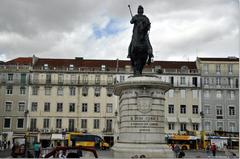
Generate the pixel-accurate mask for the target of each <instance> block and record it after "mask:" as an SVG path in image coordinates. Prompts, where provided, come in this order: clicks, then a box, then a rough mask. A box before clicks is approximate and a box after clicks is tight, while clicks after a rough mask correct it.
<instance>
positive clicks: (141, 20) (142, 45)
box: [128, 6, 153, 76]
mask: <svg viewBox="0 0 240 159" xmlns="http://www.w3.org/2000/svg"><path fill="white" fill-rule="evenodd" d="M130 23H131V24H134V28H133V35H132V41H131V43H130V45H129V48H128V57H129V58H130V59H131V64H132V67H133V72H134V76H139V75H142V70H143V67H144V65H145V64H146V63H148V64H150V63H151V58H152V57H153V54H152V46H151V44H150V41H149V37H148V32H149V30H150V25H151V23H150V21H149V19H148V18H147V17H146V16H145V15H143V7H142V6H139V7H138V14H137V15H135V16H133V17H132V20H131V21H130Z"/></svg>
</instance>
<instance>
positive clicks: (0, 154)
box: [0, 149, 239, 159]
mask: <svg viewBox="0 0 240 159" xmlns="http://www.w3.org/2000/svg"><path fill="white" fill-rule="evenodd" d="M184 152H185V154H186V156H185V157H184V158H214V157H213V156H212V155H210V156H209V157H208V156H207V154H206V152H205V151H202V150H188V151H184ZM233 152H234V153H235V154H236V155H237V156H229V157H228V158H239V153H238V151H237V150H233ZM98 156H99V158H106V159H107V158H109V159H110V158H113V151H112V150H102V151H98ZM0 158H11V151H10V150H9V149H7V150H4V151H0ZM215 158H217V159H221V158H222V159H224V158H227V156H226V155H225V153H224V152H222V151H218V152H217V154H216V156H215Z"/></svg>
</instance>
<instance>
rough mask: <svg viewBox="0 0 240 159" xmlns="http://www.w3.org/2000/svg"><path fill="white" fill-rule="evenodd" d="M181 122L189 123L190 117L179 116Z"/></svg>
mask: <svg viewBox="0 0 240 159" xmlns="http://www.w3.org/2000/svg"><path fill="white" fill-rule="evenodd" d="M178 119H179V122H180V123H188V122H189V119H188V118H184V117H179V118H178Z"/></svg>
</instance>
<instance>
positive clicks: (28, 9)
mask: <svg viewBox="0 0 240 159" xmlns="http://www.w3.org/2000/svg"><path fill="white" fill-rule="evenodd" d="M129 3H130V4H131V7H132V11H133V13H134V14H136V11H137V7H138V5H139V4H141V5H143V6H144V9H145V14H146V15H147V16H148V17H149V19H150V21H151V23H152V27H151V31H150V41H151V43H152V46H153V50H154V56H155V60H186V59H190V60H195V58H196V56H197V55H198V56H200V55H201V56H202V55H205V56H216V55H218V56H222V57H223V56H225V57H226V56H233V55H234V56H239V45H238V41H239V37H238V36H239V29H238V19H239V15H238V7H237V5H238V3H239V2H238V1H237V0H211V1H209V0H198V1H193V0H185V1H179V0H171V1H169V0H161V1H159V0H152V1H144V0H138V1H129V0H122V1H112V0H106V1H104V3H103V2H102V1H97V0H89V1H84V0H61V1H59V0H52V1H47V0H42V1H28V0H21V1H17V2H16V1H14V0H2V1H1V6H0V14H1V17H0V57H1V58H3V59H4V60H5V59H12V58H16V57H18V56H32V54H35V55H36V56H39V57H45V58H46V57H58V58H59V57H62V58H74V57H76V56H82V57H84V58H101V59H103V58H106V59H116V58H120V59H126V56H127V49H128V45H129V42H130V39H131V34H132V27H133V26H132V25H131V24H130V23H129V21H130V14H129V10H128V8H127V5H128V4H129ZM9 8H11V10H13V11H14V12H9ZM111 20H115V21H114V22H117V23H116V24H114V25H115V26H116V25H119V29H120V31H119V32H118V33H117V34H114V35H111V36H101V38H96V35H95V34H96V33H94V30H93V26H97V27H98V29H106V27H107V25H108V24H109V22H111ZM117 27H118V26H117ZM196 50H198V51H196Z"/></svg>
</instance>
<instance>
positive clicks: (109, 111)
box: [31, 102, 113, 113]
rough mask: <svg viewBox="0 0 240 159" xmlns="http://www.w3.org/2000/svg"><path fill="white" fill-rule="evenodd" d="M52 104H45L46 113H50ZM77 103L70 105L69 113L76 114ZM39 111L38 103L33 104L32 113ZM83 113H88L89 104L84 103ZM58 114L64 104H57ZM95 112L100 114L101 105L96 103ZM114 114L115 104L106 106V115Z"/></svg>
mask: <svg viewBox="0 0 240 159" xmlns="http://www.w3.org/2000/svg"><path fill="white" fill-rule="evenodd" d="M50 107H51V103H48V102H45V103H44V112H50V110H51V109H50ZM75 107H76V105H75V103H69V112H75V111H76V110H75V109H76V108H75ZM37 109H38V103H37V102H32V106H31V111H32V112H36V111H37ZM81 111H82V112H88V103H82V107H81ZM56 112H63V103H57V109H56ZM94 112H95V113H100V103H94ZM112 112H113V104H112V103H107V106H106V113H112Z"/></svg>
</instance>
